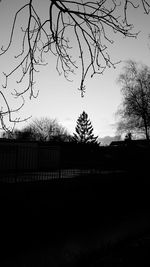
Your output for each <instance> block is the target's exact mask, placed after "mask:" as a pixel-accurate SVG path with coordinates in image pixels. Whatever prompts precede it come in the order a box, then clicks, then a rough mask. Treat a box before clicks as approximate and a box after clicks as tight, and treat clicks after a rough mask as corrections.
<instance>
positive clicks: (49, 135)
mask: <svg viewBox="0 0 150 267" xmlns="http://www.w3.org/2000/svg"><path fill="white" fill-rule="evenodd" d="M93 131H94V129H93V126H92V123H91V121H90V119H89V118H88V114H87V113H86V112H85V111H83V112H82V113H81V114H80V116H79V117H78V119H77V123H76V127H75V133H73V135H71V134H69V132H68V131H67V129H66V128H65V127H63V126H62V125H61V124H60V123H58V121H57V120H56V119H49V118H41V119H35V120H33V121H32V122H31V123H30V124H29V125H28V126H26V127H24V128H23V129H22V130H17V129H15V130H14V131H13V132H5V131H4V132H3V133H2V137H3V138H9V139H16V140H28V141H43V142H50V141H51V142H74V143H82V144H88V143H90V144H97V145H98V136H94V134H93Z"/></svg>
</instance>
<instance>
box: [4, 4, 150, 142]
mask: <svg viewBox="0 0 150 267" xmlns="http://www.w3.org/2000/svg"><path fill="white" fill-rule="evenodd" d="M25 2H27V1H24V0H20V1H19V4H18V1H17V0H11V1H9V0H5V1H2V2H1V3H0V32H1V38H0V45H3V44H4V46H5V45H6V43H7V40H8V36H9V35H8V34H9V31H10V29H11V23H12V19H13V16H12V14H14V12H15V10H16V8H17V7H19V6H21V4H22V3H25ZM37 2H38V1H37ZM48 2H49V1H47V0H44V1H39V2H38V4H39V11H40V12H41V14H42V15H43V17H44V14H45V12H46V11H47V3H48ZM41 3H42V4H41ZM128 15H129V19H130V21H131V23H133V24H134V25H135V31H141V32H140V33H139V36H138V38H137V39H132V38H129V39H128V38H123V37H122V36H121V35H118V34H117V35H116V36H115V43H114V44H113V45H112V46H109V52H110V55H111V57H112V61H114V62H117V61H119V60H122V61H124V60H127V59H133V60H136V61H142V62H143V63H144V64H147V65H149V62H150V50H149V44H150V42H149V40H148V34H149V22H150V16H149V15H148V16H146V15H144V14H143V11H142V10H141V9H137V10H133V9H131V10H129V13H128ZM24 19H25V14H22V17H21V16H20V18H19V19H18V21H19V23H22V24H23V23H24ZM18 30H19V28H17V29H16V32H15V35H14V42H13V44H12V48H11V50H10V52H9V53H8V54H7V55H3V56H2V57H0V80H1V81H2V82H3V75H2V72H3V71H4V72H8V71H9V70H10V69H11V67H13V60H14V59H13V54H14V52H15V51H18V50H19V48H18V44H19V40H20V35H19V34H18ZM70 38H72V36H70ZM74 53H76V49H75V50H74ZM46 60H47V61H48V63H49V64H48V66H46V67H42V68H41V69H40V72H39V73H38V74H37V76H36V90H37V91H38V90H39V96H38V98H37V99H33V100H31V101H30V100H29V99H28V95H27V97H26V104H25V106H24V108H23V110H22V111H21V113H20V114H19V116H22V117H23V116H30V115H32V117H33V118H35V117H44V116H46V117H50V118H57V119H58V121H59V122H60V123H62V124H63V126H66V127H67V129H68V130H69V131H70V132H73V131H74V128H75V124H76V120H77V118H78V116H79V115H80V113H81V112H82V111H83V110H85V111H86V112H87V113H88V115H89V118H90V119H91V121H92V124H93V126H94V129H95V133H96V134H98V135H99V136H100V137H101V136H105V135H114V134H115V127H112V125H113V124H115V116H114V114H115V112H116V111H117V108H118V106H119V104H120V103H121V94H120V88H119V85H118V84H117V83H116V81H117V78H118V75H119V73H120V71H121V68H122V67H123V62H122V63H120V64H118V65H117V66H116V69H115V70H114V69H113V68H111V69H107V70H106V71H105V72H104V74H103V75H98V76H95V77H94V78H92V79H91V78H90V76H89V77H88V78H87V80H86V94H85V96H84V98H81V96H80V92H79V91H78V90H77V88H78V86H79V77H80V73H79V71H77V72H76V75H74V76H73V82H68V81H66V80H65V78H64V77H63V75H62V76H59V75H58V73H57V71H56V68H55V64H56V60H55V58H54V57H53V56H48V57H47V58H46ZM18 76H19V73H18ZM19 86H22V85H19ZM12 87H15V84H14V81H13V80H11V81H10V84H9V88H12ZM8 97H10V96H9V93H8ZM10 101H13V100H12V99H10ZM18 104H19V103H18ZM27 123H29V122H27ZM20 127H21V125H20Z"/></svg>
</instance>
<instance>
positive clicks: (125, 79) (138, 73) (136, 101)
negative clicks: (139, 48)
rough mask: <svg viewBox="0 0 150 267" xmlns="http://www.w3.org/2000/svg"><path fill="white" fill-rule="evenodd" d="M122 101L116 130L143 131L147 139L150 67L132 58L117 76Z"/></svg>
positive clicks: (149, 105)
mask: <svg viewBox="0 0 150 267" xmlns="http://www.w3.org/2000/svg"><path fill="white" fill-rule="evenodd" d="M119 82H120V83H121V86H122V94H123V103H122V107H121V108H120V109H119V111H118V114H119V115H120V116H121V120H120V121H119V123H118V131H127V132H129V131H130V132H131V131H132V130H135V131H137V132H139V131H140V132H144V133H145V136H146V139H149V131H150V68H149V67H147V66H146V65H140V64H138V63H136V62H134V61H132V60H130V61H127V62H126V65H125V68H124V71H123V73H121V74H120V76H119Z"/></svg>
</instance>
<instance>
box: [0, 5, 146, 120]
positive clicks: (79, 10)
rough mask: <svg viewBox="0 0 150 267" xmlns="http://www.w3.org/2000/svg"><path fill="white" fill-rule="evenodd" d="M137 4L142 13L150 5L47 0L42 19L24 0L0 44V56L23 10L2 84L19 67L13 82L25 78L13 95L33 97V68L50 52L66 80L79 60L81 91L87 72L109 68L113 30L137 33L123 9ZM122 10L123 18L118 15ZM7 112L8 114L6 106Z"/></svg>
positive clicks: (96, 72)
mask: <svg viewBox="0 0 150 267" xmlns="http://www.w3.org/2000/svg"><path fill="white" fill-rule="evenodd" d="M140 4H141V5H142V6H143V9H144V12H145V13H146V14H148V13H149V12H150V4H149V2H148V1H147V0H138V1H134V0H124V1H120V2H119V1H117V0H98V1H94V0H91V1H86V0H77V1H71V0H50V1H48V7H49V12H48V17H45V19H44V21H42V18H41V17H40V15H38V10H36V7H35V4H34V1H33V0H28V3H27V4H25V5H23V6H22V7H20V8H19V9H18V10H17V11H16V13H15V16H14V20H13V23H12V29H11V32H10V38H9V41H8V44H7V46H6V47H5V48H4V47H3V46H2V47H1V53H0V55H1V56H2V55H4V54H6V53H7V52H8V51H9V49H10V48H11V45H12V43H13V42H14V40H15V38H14V37H15V28H16V25H17V20H18V17H19V16H20V15H22V14H23V12H28V15H27V16H26V24H25V26H24V29H23V27H21V32H22V34H23V36H22V41H21V50H20V52H19V53H18V54H16V55H15V60H16V61H15V62H16V65H15V67H14V68H13V69H12V70H11V71H10V72H9V73H4V76H5V83H4V84H3V88H4V89H6V88H8V83H9V78H10V77H11V76H12V75H14V74H15V73H17V72H21V76H20V78H19V79H18V80H16V83H21V82H22V81H23V80H24V79H25V78H27V80H28V82H27V85H26V87H25V88H23V89H22V91H19V92H18V91H17V89H15V90H14V92H13V95H14V96H15V97H22V96H24V95H25V94H26V93H27V92H29V93H30V98H32V97H37V95H38V93H35V89H34V84H35V73H36V72H38V71H39V69H38V68H39V67H40V66H43V65H45V64H46V63H45V62H44V55H46V54H47V53H50V54H53V55H55V56H56V58H57V61H56V69H57V71H58V73H59V74H62V73H63V75H64V77H65V78H66V79H68V80H70V74H73V73H74V72H75V70H76V69H77V68H78V65H80V67H81V80H80V84H79V90H81V95H82V96H83V95H84V92H85V80H86V77H87V75H88V73H90V75H91V77H93V75H95V74H101V73H103V72H104V70H105V69H106V68H107V67H111V66H112V67H115V63H114V62H112V60H111V57H110V54H109V50H108V44H109V45H111V44H112V43H113V34H115V33H119V34H121V35H123V36H126V37H135V38H136V37H137V33H134V32H133V31H132V30H133V25H131V24H130V23H129V22H128V14H127V11H128V8H129V6H130V7H132V8H134V9H136V8H138V7H139V6H140ZM122 11H123V17H122V15H120V14H122ZM108 34H110V37H109V36H108ZM68 35H69V36H72V37H73V38H74V40H76V43H77V44H78V55H79V58H77V59H73V57H72V52H71V51H73V49H74V47H72V46H71V40H70V39H69V38H68ZM79 60H80V64H79V62H78V61H79ZM1 92H2V91H1ZM1 96H2V98H3V96H4V94H3V93H2V94H1ZM3 99H4V101H5V100H6V99H5V98H3ZM6 106H7V108H8V107H9V106H8V105H6ZM14 111H15V109H14ZM7 112H8V113H7V114H8V116H9V119H10V116H11V115H10V108H8V110H7ZM11 112H12V110H11ZM2 117H3V116H2ZM10 120H11V119H10Z"/></svg>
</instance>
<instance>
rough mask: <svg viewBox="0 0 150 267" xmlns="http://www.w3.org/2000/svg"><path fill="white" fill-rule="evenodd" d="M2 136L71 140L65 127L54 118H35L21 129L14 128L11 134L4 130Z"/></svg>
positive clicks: (37, 139)
mask: <svg viewBox="0 0 150 267" xmlns="http://www.w3.org/2000/svg"><path fill="white" fill-rule="evenodd" d="M3 137H5V138H11V139H12V138H13V139H19V140H22V139H24V140H32V141H33V140H35V141H44V142H46V141H54V142H69V141H70V140H71V135H70V134H69V133H68V132H67V130H66V129H65V127H63V126H62V125H61V124H60V123H58V122H57V120H56V119H49V118H41V119H35V120H33V122H32V123H30V124H29V125H28V126H26V127H24V128H23V129H21V130H15V131H14V132H13V133H11V135H10V133H9V134H8V133H7V132H4V133H3Z"/></svg>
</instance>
